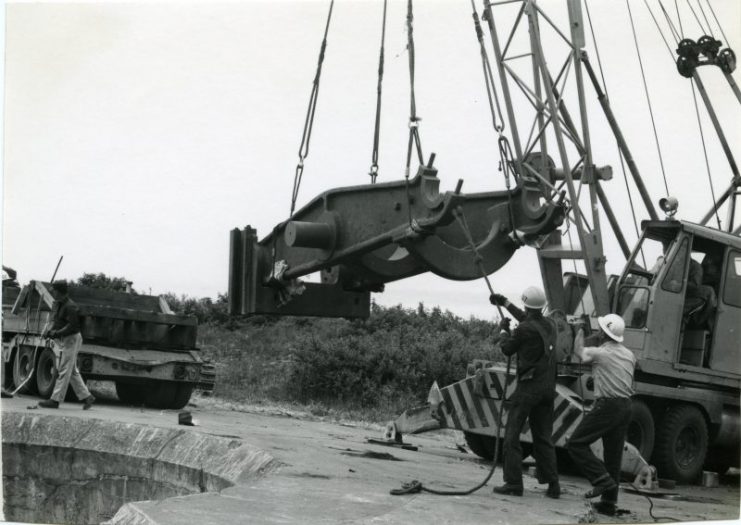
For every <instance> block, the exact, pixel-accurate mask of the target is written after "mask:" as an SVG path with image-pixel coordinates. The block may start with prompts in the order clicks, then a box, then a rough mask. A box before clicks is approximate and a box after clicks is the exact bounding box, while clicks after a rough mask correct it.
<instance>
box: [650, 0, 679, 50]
mask: <svg viewBox="0 0 741 525" xmlns="http://www.w3.org/2000/svg"><path fill="white" fill-rule="evenodd" d="M643 3H644V4H645V5H646V9H648V12H649V13H650V14H651V18H652V19H653V21H654V24H656V29H658V31H659V34H660V35H661V39H662V40H663V41H664V45H665V46H666V50H667V51H668V52H669V57H670V58H671V60H672V62H674V51H672V48H671V46H670V45H669V42H667V40H666V37H665V36H664V31H662V30H661V26H660V25H659V21H658V20H657V19H656V16H655V15H654V12H653V10H652V9H651V6H649V5H648V2H647V0H643ZM670 30H671V28H670Z"/></svg>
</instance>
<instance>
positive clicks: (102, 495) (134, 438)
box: [2, 413, 274, 523]
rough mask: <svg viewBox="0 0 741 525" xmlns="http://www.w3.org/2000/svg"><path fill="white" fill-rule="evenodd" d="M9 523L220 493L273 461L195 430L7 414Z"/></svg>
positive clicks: (106, 514) (102, 516) (92, 518)
mask: <svg viewBox="0 0 741 525" xmlns="http://www.w3.org/2000/svg"><path fill="white" fill-rule="evenodd" d="M2 442H3V451H2V453H3V492H4V510H5V518H6V519H7V520H12V521H21V522H23V521H26V522H47V523H100V522H101V521H104V520H106V519H109V518H110V517H112V516H113V515H114V514H115V513H116V511H117V510H118V508H119V507H121V506H122V505H123V504H125V503H126V502H130V501H139V500H161V499H165V498H169V497H173V496H178V495H184V494H192V493H199V492H218V491H220V490H222V489H224V488H226V487H229V486H231V485H233V484H235V483H237V482H244V481H246V480H248V479H251V478H257V477H259V476H261V475H262V474H264V473H265V472H266V471H267V470H270V469H271V468H272V466H273V465H274V460H273V458H272V456H270V455H269V454H267V453H266V452H264V451H262V450H259V449H257V448H254V447H252V446H250V445H246V444H244V443H243V442H241V441H239V440H236V439H231V438H223V437H218V436H211V435H207V434H201V433H199V432H198V431H196V430H194V429H192V428H190V427H179V428H159V427H151V426H143V425H137V424H125V423H115V422H108V421H102V420H81V419H77V418H73V417H56V416H50V415H33V416H30V415H26V414H18V413H3V415H2Z"/></svg>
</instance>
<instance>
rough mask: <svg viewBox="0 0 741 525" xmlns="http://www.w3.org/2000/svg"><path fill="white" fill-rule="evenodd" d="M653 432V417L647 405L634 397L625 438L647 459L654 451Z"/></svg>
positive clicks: (654, 430) (654, 428)
mask: <svg viewBox="0 0 741 525" xmlns="http://www.w3.org/2000/svg"><path fill="white" fill-rule="evenodd" d="M655 433H656V427H655V425H654V417H653V415H652V414H651V410H650V409H649V408H648V405H646V403H644V402H643V401H641V400H640V399H634V400H633V403H632V405H631V409H630V424H629V425H628V433H627V435H626V436H625V439H626V441H628V443H630V444H632V445H633V446H634V447H636V448H637V449H638V452H640V453H641V456H643V458H644V459H645V460H647V461H648V459H649V458H650V457H651V454H653V451H654V440H655Z"/></svg>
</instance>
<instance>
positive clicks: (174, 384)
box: [2, 281, 214, 409]
mask: <svg viewBox="0 0 741 525" xmlns="http://www.w3.org/2000/svg"><path fill="white" fill-rule="evenodd" d="M50 290H51V284H50V283H46V282H42V281H31V282H30V283H29V284H28V285H26V286H24V287H23V288H18V287H13V286H8V287H5V286H4V288H3V324H2V336H3V348H2V358H3V361H2V362H3V373H4V375H3V386H4V387H5V388H6V389H9V390H10V389H11V388H12V389H16V388H18V387H21V385H23V384H24V382H25V385H24V386H23V387H22V388H21V391H25V392H27V393H35V394H38V395H40V396H41V397H44V398H47V397H49V396H50V395H51V393H52V391H53V388H54V381H55V378H56V369H57V366H56V363H57V360H58V357H59V349H58V347H57V345H56V343H55V342H54V341H53V340H51V339H49V338H46V337H45V336H44V334H45V332H46V330H47V329H48V327H50V326H51V320H52V318H53V311H54V308H55V300H54V298H53V295H52V294H51V291H50ZM69 295H70V299H71V300H72V301H74V302H75V303H76V304H77V305H78V306H79V309H80V317H81V327H80V328H81V334H82V338H83V344H82V347H81V349H80V352H79V354H78V357H77V366H78V369H79V370H80V373H81V374H82V377H83V379H85V380H88V379H92V380H111V381H114V382H115V385H116V392H117V394H118V397H119V398H120V399H121V401H123V402H125V403H131V404H137V405H147V406H151V407H155V408H172V409H179V408H182V407H184V406H185V405H186V404H187V403H188V401H189V400H190V397H191V394H192V393H193V390H194V389H196V388H199V389H203V390H213V386H214V373H213V367H212V366H211V365H210V363H207V362H206V361H204V359H203V358H202V357H201V355H200V351H199V349H198V348H197V346H196V333H197V329H198V326H197V325H198V323H197V319H196V318H195V317H193V316H187V315H179V314H175V313H173V312H172V310H170V308H169V306H168V304H167V302H166V301H165V299H164V298H162V297H155V296H149V295H139V294H133V293H125V292H116V291H111V290H104V289H98V288H89V287H84V286H71V287H70V291H69ZM31 374H33V375H34V377H32V378H31V379H30V380H29V381H26V379H28V378H29V375H31Z"/></svg>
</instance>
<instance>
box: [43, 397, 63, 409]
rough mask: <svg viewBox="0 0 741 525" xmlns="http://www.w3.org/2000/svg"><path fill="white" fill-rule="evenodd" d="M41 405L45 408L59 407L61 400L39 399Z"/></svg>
mask: <svg viewBox="0 0 741 525" xmlns="http://www.w3.org/2000/svg"><path fill="white" fill-rule="evenodd" d="M39 406H40V407H43V408H59V401H54V400H53V399H44V400H43V401H39Z"/></svg>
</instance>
